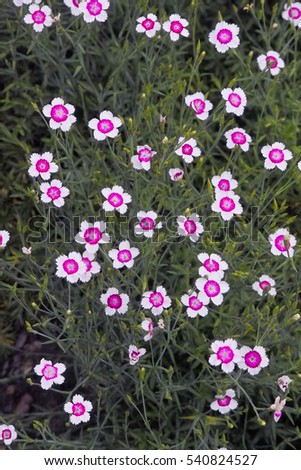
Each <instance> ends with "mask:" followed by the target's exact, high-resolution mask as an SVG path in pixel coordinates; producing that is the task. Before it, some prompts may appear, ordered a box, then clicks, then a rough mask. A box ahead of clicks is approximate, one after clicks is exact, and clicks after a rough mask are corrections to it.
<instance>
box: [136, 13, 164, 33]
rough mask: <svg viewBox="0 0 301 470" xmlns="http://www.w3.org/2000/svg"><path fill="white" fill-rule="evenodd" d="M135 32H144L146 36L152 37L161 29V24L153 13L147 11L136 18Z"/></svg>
mask: <svg viewBox="0 0 301 470" xmlns="http://www.w3.org/2000/svg"><path fill="white" fill-rule="evenodd" d="M136 21H137V23H138V24H137V26H136V31H137V33H145V34H146V36H147V37H148V38H153V37H154V36H155V35H156V34H157V32H158V31H160V29H161V24H160V23H159V21H158V18H157V16H156V15H154V14H153V13H148V15H147V16H140V18H137V20H136Z"/></svg>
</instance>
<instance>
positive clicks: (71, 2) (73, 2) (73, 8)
mask: <svg viewBox="0 0 301 470" xmlns="http://www.w3.org/2000/svg"><path fill="white" fill-rule="evenodd" d="M64 3H65V5H67V7H69V8H70V13H71V15H73V16H79V15H81V14H82V11H81V10H80V8H79V1H78V0H64Z"/></svg>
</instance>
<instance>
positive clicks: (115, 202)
mask: <svg viewBox="0 0 301 470" xmlns="http://www.w3.org/2000/svg"><path fill="white" fill-rule="evenodd" d="M108 201H109V203H110V204H111V206H113V207H120V206H121V205H122V204H123V197H122V196H121V194H119V193H111V194H110V195H109V197H108Z"/></svg>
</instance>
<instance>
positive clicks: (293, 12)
mask: <svg viewBox="0 0 301 470" xmlns="http://www.w3.org/2000/svg"><path fill="white" fill-rule="evenodd" d="M281 16H282V18H283V19H284V20H286V21H289V22H290V23H292V24H293V25H294V26H298V28H301V2H291V3H290V4H288V3H286V4H285V5H284V10H283V12H282V14H281Z"/></svg>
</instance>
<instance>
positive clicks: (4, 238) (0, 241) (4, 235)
mask: <svg viewBox="0 0 301 470" xmlns="http://www.w3.org/2000/svg"><path fill="white" fill-rule="evenodd" d="M9 239H10V234H9V232H8V231H7V230H0V249H1V248H5V247H6V245H7V243H8V242H9Z"/></svg>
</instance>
